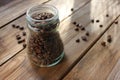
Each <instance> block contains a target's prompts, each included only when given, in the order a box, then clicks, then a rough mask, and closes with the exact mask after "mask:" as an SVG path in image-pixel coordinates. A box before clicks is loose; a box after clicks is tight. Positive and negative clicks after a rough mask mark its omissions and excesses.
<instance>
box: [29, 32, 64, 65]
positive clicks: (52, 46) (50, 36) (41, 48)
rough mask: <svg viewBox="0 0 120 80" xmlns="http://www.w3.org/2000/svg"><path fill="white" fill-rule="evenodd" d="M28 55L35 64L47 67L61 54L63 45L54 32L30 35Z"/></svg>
mask: <svg viewBox="0 0 120 80" xmlns="http://www.w3.org/2000/svg"><path fill="white" fill-rule="evenodd" d="M31 36H32V37H30V39H29V44H28V54H29V55H31V56H30V58H31V60H32V61H33V62H34V63H36V64H41V65H49V64H51V63H53V61H54V60H55V59H56V58H57V57H59V56H60V55H61V53H62V52H63V43H62V41H61V39H60V36H59V34H58V33H56V32H51V33H41V34H32V35H31Z"/></svg>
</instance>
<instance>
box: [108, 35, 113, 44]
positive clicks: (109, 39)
mask: <svg viewBox="0 0 120 80" xmlns="http://www.w3.org/2000/svg"><path fill="white" fill-rule="evenodd" d="M107 42H109V43H111V42H112V37H111V35H108V36H107Z"/></svg>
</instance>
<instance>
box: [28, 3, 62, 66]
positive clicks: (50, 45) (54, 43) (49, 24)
mask: <svg viewBox="0 0 120 80" xmlns="http://www.w3.org/2000/svg"><path fill="white" fill-rule="evenodd" d="M26 19H27V24H28V29H29V36H28V46H27V53H28V57H29V59H30V61H31V62H32V63H34V64H36V65H38V66H40V67H50V66H54V65H56V64H57V63H59V62H60V61H61V60H62V58H63V56H64V46H63V43H62V40H61V38H60V35H59V32H58V30H57V29H58V26H59V23H60V21H59V15H58V10H57V9H56V8H55V7H54V6H52V5H37V6H34V7H32V8H30V9H28V10H27V13H26Z"/></svg>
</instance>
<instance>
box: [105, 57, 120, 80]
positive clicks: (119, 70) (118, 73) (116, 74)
mask: <svg viewBox="0 0 120 80" xmlns="http://www.w3.org/2000/svg"><path fill="white" fill-rule="evenodd" d="M119 79H120V59H119V60H118V62H117V64H116V65H115V67H114V68H113V70H112V72H111V73H110V75H109V76H108V78H107V80H119Z"/></svg>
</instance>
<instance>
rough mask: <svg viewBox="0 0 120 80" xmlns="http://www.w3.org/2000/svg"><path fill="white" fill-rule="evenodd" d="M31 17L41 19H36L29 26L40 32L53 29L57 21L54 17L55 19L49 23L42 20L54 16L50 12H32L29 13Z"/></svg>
mask: <svg viewBox="0 0 120 80" xmlns="http://www.w3.org/2000/svg"><path fill="white" fill-rule="evenodd" d="M31 17H32V18H33V19H35V20H42V21H37V22H35V23H34V24H33V25H31V27H33V28H37V29H38V30H39V31H41V32H46V31H51V30H53V29H55V28H56V27H57V25H58V23H59V20H58V19H56V20H55V21H53V22H50V23H49V22H47V21H44V20H47V19H50V18H52V17H54V15H53V14H52V13H47V12H43V13H34V14H32V15H31ZM44 26H45V27H44Z"/></svg>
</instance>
